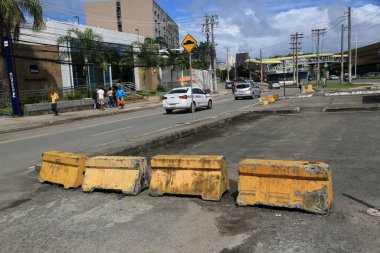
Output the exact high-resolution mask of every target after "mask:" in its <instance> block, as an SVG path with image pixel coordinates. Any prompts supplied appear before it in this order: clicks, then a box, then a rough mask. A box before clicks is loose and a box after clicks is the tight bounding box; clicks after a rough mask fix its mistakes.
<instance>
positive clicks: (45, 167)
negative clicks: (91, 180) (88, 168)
mask: <svg viewBox="0 0 380 253" xmlns="http://www.w3.org/2000/svg"><path fill="white" fill-rule="evenodd" d="M86 161H87V156H85V155H79V154H73V153H65V152H59V151H48V152H44V153H43V154H42V167H41V171H40V174H39V176H38V181H39V182H40V183H43V182H51V183H56V184H61V185H63V186H64V187H65V188H77V187H79V186H81V185H82V183H83V174H84V171H85V165H86Z"/></svg>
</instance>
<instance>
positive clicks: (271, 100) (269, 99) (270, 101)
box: [267, 95, 276, 103]
mask: <svg viewBox="0 0 380 253" xmlns="http://www.w3.org/2000/svg"><path fill="white" fill-rule="evenodd" d="M267 100H268V102H269V103H274V102H275V101H276V100H275V98H274V97H273V95H270V96H268V97H267Z"/></svg>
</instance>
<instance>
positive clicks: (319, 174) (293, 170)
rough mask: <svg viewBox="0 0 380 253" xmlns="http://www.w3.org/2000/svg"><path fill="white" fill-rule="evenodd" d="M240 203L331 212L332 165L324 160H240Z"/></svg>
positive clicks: (238, 201)
mask: <svg viewBox="0 0 380 253" xmlns="http://www.w3.org/2000/svg"><path fill="white" fill-rule="evenodd" d="M238 184H239V196H238V198H237V204H238V205H240V206H246V205H257V204H260V205H268V206H278V207H288V208H300V209H304V210H306V211H309V212H314V213H326V212H328V211H329V208H330V206H331V203H332V200H333V192H332V179H331V168H330V165H328V164H325V163H320V162H303V161H282V160H258V159H247V160H244V161H241V162H240V163H239V182H238Z"/></svg>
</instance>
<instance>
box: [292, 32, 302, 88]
mask: <svg viewBox="0 0 380 253" xmlns="http://www.w3.org/2000/svg"><path fill="white" fill-rule="evenodd" d="M302 38H303V34H302V33H298V32H297V33H295V34H292V35H291V39H292V43H291V44H292V47H291V49H293V55H294V52H295V58H296V62H295V71H294V67H293V83H294V82H295V83H296V84H298V79H299V75H298V52H300V51H301V39H302ZM293 63H294V60H293ZM294 72H295V73H294Z"/></svg>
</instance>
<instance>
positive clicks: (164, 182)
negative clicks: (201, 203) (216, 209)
mask: <svg viewBox="0 0 380 253" xmlns="http://www.w3.org/2000/svg"><path fill="white" fill-rule="evenodd" d="M151 168H152V174H151V181H150V186H149V192H150V195H151V196H162V195H163V194H165V193H169V194H183V195H197V196H201V197H202V199H203V200H213V201H219V200H220V198H221V197H222V195H223V193H224V192H226V191H228V190H229V181H228V176H227V168H226V160H225V158H224V157H223V156H181V155H159V156H155V157H153V158H152V160H151Z"/></svg>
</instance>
